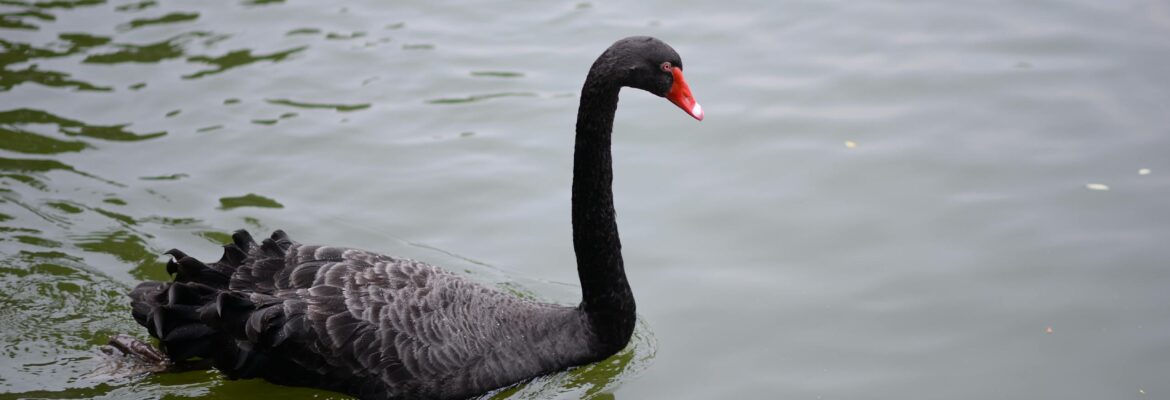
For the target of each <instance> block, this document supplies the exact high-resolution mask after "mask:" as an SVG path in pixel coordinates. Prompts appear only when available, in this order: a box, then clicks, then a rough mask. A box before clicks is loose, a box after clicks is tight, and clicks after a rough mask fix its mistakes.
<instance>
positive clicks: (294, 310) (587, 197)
mask: <svg viewBox="0 0 1170 400" xmlns="http://www.w3.org/2000/svg"><path fill="white" fill-rule="evenodd" d="M668 67H669V68H668ZM675 77H678V79H677V80H676V78H675ZM680 85H681V87H682V89H686V90H685V97H686V100H689V101H690V103H689V104H693V101H694V100H693V98H691V97H690V92H689V88H686V87H685V83H683V82H682V81H681V62H680V60H679V58H678V55H677V54H676V53H675V52H674V50H673V49H671V48H670V47H669V46H667V45H666V44H665V43H663V42H661V41H659V40H657V39H653V38H648V37H633V38H627V39H623V40H620V41H618V42H617V43H615V44H614V45H613V46H611V47H610V48H609V49H608V50H607V51H606V52H605V53H603V54H602V55H601V57H599V58H598V60H597V61H596V62H595V63H594V64H593V67H592V68H591V69H590V72H589V75H588V76H587V78H586V81H585V85H584V87H583V89H582V96H581V106H580V109H579V111H578V121H577V141H576V149H575V162H574V180H573V208H572V213H573V243H574V247H575V250H576V254H577V268H578V272H579V276H580V279H581V285H582V292H583V298H582V302H581V303H580V304H579V305H577V306H563V305H556V304H546V303H541V302H536V301H532V300H527V299H523V298H519V297H516V296H513V295H510V294H507V293H504V292H501V291H498V290H495V289H492V288H488V287H485V286H483V285H481V284H478V283H476V282H474V281H471V280H469V279H466V278H464V277H462V276H459V275H455V274H453V273H451V272H448V271H445V270H443V269H440V268H437V267H434V266H431V265H429V264H426V263H422V262H418V261H413V260H408V259H403V258H396V257H391V256H386V255H382V254H377V253H372V252H369V251H364V250H358V249H351V248H343V247H329V246H312V245H302V244H299V243H296V242H294V241H293V240H292V239H290V238H289V237H288V236H287V235H286V234H285V233H284V232H281V231H276V232H275V233H273V234H272V236H271V237H269V238H267V239H264V240H262V241H260V242H259V243H257V242H256V241H255V240H254V239H253V238H252V236H251V235H250V234H248V232H245V231H237V232H236V233H235V234H234V235H232V243H230V244H227V245H225V246H224V253H223V256H222V258H220V260H219V261H216V262H214V263H210V264H205V263H203V262H200V261H199V260H196V259H194V258H192V257H189V256H187V255H186V254H184V253H183V252H181V251H178V250H171V251H169V252H167V254H169V255H171V256H172V257H173V260H172V261H170V262H169V263H168V264H167V271H168V272H170V273H171V274H172V275H174V281H173V282H167V283H162V282H145V283H142V284H140V285H139V286H138V287H137V288H135V289H134V290H133V291H132V292H131V293H130V297H131V299H132V301H131V305H132V312H133V315H134V318H135V319H136V320H137V321H138V323H139V324H141V325H143V326H144V327H146V328H147V330H148V331H149V332H150V334H151V335H152V336H154V337H156V338H158V339H159V341H160V343H161V347H162V349H163V350H164V351H165V352H166V354H167V355H168V356H170V358H171V359H173V360H186V359H191V358H195V357H200V358H205V359H210V360H212V363H213V365H214V366H215V368H217V369H219V370H220V371H222V372H223V373H224V374H225V375H227V376H228V377H229V378H233V379H236V378H264V379H267V380H270V381H272V382H276V383H280V384H287V385H297V386H312V387H319V388H325V389H329V390H335V391H339V392H344V393H348V394H351V395H355V396H358V397H361V398H379V399H416V398H419V399H423V398H425V399H431V398H434V399H454V398H465V397H468V396H472V395H475V394H479V393H483V392H485V391H488V390H491V389H494V388H498V387H502V386H506V385H509V384H512V383H516V382H519V381H522V380H525V379H528V378H531V377H534V376H538V375H541V374H545V373H548V372H553V371H557V370H561V369H564V368H567V367H571V366H575V365H581V364H585V363H590V362H594V361H598V360H601V359H604V358H606V357H608V356H610V355H612V354H614V353H616V352H617V351H619V350H621V349H622V348H623V347H625V346H626V344H627V343H628V342H629V339H630V335H631V333H632V332H633V327H634V320H635V314H634V312H635V304H634V298H633V295H632V292H631V291H630V287H629V284H628V282H627V281H626V278H625V271H624V266H623V261H622V257H621V243H620V240H619V238H618V232H617V225H616V222H615V220H614V209H613V195H612V190H611V183H612V179H613V175H612V171H611V156H610V136H611V131H612V127H613V114H614V112H615V111H616V107H617V95H618V91H619V90H620V88H621V87H623V86H631V87H636V88H640V89H644V90H647V91H650V92H651V93H654V94H657V95H659V96H666V97H668V98H670V99H671V100H672V101H674V102H675V103H676V104H679V105H680V106H682V107H684V109H686V110H687V111H688V112H689V113H691V114H692V115H694V116H695V117H696V118H699V119H701V118H702V112H701V111H699V110H700V109H699V108H698V107H697V105H694V110H695V111H692V110H691V109H688V108H687V107H686V106H684V103H685V101H684V102H680V100H678V98H681V97H680V96H682V95H680V94H678V92H677V91H679V90H682V89H679V88H680Z"/></svg>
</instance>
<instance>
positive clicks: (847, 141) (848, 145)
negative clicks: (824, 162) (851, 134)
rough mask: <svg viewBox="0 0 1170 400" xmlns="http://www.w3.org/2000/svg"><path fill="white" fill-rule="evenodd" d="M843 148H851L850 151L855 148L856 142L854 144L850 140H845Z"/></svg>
mask: <svg viewBox="0 0 1170 400" xmlns="http://www.w3.org/2000/svg"><path fill="white" fill-rule="evenodd" d="M845 147H848V148H851V149H852V148H855V147H857V142H854V141H852V140H846V141H845Z"/></svg>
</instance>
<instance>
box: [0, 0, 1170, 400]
mask: <svg viewBox="0 0 1170 400" xmlns="http://www.w3.org/2000/svg"><path fill="white" fill-rule="evenodd" d="M628 3H629V2H597V1H570V2H499V1H463V2H426V1H400V2H385V1H330V2H320V1H301V0H287V1H285V0H246V1H233V2H228V1H202V2H180V1H173V0H143V1H134V0H128V1H120V0H109V1H107V0H55V1H47V0H45V1H36V0H13V1H4V2H2V4H0V14H3V15H2V16H0V18H2V20H0V40H2V41H3V42H2V43H0V44H2V45H3V46H2V51H3V53H2V54H0V66H2V67H3V71H0V342H3V343H5V346H4V347H3V350H2V352H0V398H29V397H34V398H89V397H105V398H159V397H201V396H215V397H217V398H253V397H255V396H257V395H267V396H281V397H284V398H314V397H315V396H321V397H328V396H332V397H337V396H336V395H334V394H331V393H328V392H319V391H314V390H307V389H290V388H284V387H279V386H275V385H271V384H268V383H265V382H260V381H225V380H223V379H222V377H220V376H219V375H218V374H217V373H215V372H205V371H193V372H187V373H182V374H167V375H156V376H149V375H135V374H126V373H125V371H126V369H127V368H126V367H125V366H120V365H117V363H116V362H115V361H116V360H111V359H110V358H109V357H106V356H104V354H103V353H101V352H100V351H99V348H100V346H101V344H103V343H104V341H105V339H106V338H107V337H108V336H109V335H110V334H113V333H117V332H130V333H133V334H135V335H138V336H145V331H144V330H143V329H142V328H140V327H138V326H137V325H136V324H135V323H134V322H133V320H132V318H131V317H130V314H129V306H128V301H127V299H126V298H125V297H124V294H125V293H126V292H128V291H129V289H130V288H131V287H133V285H135V284H137V283H138V282H140V281H142V280H146V279H166V278H167V276H166V273H165V271H164V270H163V267H162V266H163V258H162V257H159V256H158V254H159V253H161V252H162V251H165V250H167V249H169V248H181V249H183V250H184V251H186V252H187V253H189V254H192V255H195V256H197V257H201V258H204V259H208V260H214V259H215V258H217V257H218V252H219V248H218V245H217V243H220V242H222V241H223V240H225V239H226V233H228V232H230V231H232V230H234V229H239V228H247V229H249V230H252V231H253V232H254V233H256V234H257V235H260V234H265V233H266V232H267V231H270V230H272V229H277V228H280V229H284V230H286V231H288V232H289V233H290V234H291V235H292V237H293V238H295V239H297V240H299V241H301V242H306V243H322V244H334V245H347V246H353V247H360V248H366V249H371V250H378V251H383V252H386V253H390V254H396V255H401V256H406V257H412V258H416V259H420V260H424V261H427V262H431V263H434V264H437V265H442V266H445V267H448V268H450V269H452V270H454V271H457V272H461V273H465V274H467V275H469V276H471V277H473V278H475V279H478V280H482V281H484V282H488V283H491V284H495V285H498V286H500V287H502V288H504V289H505V290H510V291H513V292H515V293H518V294H521V295H526V296H534V297H538V298H542V299H547V300H550V301H558V302H563V303H572V302H574V301H575V299H576V298H577V296H578V291H577V289H576V280H577V277H576V271H575V269H574V264H573V251H572V245H571V240H570V237H571V236H570V230H569V229H570V228H569V227H570V223H569V185H570V182H571V165H572V164H571V162H572V140H573V136H572V135H573V123H574V119H575V113H576V109H577V100H578V92H579V89H580V86H581V83H582V81H583V79H584V76H585V72H586V70H587V69H588V67H589V65H590V63H592V61H593V59H594V58H596V56H597V55H598V54H599V53H600V52H601V51H602V50H603V49H604V48H605V47H607V46H608V45H609V44H610V43H612V42H613V41H614V40H617V39H619V38H621V37H624V36H629V35H639V34H641V35H653V36H657V37H660V38H662V39H664V40H666V41H667V42H669V43H671V44H672V45H673V46H674V48H675V49H676V50H678V52H679V53H680V54H681V55H682V58H683V61H684V65H685V68H686V74H687V81H688V82H689V83H690V85H691V88H692V90H693V92H694V93H695V96H696V98H697V99H698V100H699V102H700V103H701V104H702V105H703V108H704V110H705V111H706V116H707V118H706V120H704V121H703V122H700V123H696V122H695V121H694V120H692V119H691V118H690V117H688V116H687V115H685V114H684V113H682V112H681V111H679V110H678V109H677V108H676V107H674V106H673V105H671V104H670V103H668V102H665V101H663V100H661V99H659V98H657V97H654V96H652V95H649V94H646V93H644V92H639V91H635V90H627V91H625V92H624V93H623V94H622V102H621V105H620V107H619V112H618V116H617V121H616V126H615V138H614V145H615V147H614V159H615V160H614V161H615V166H614V168H615V182H614V183H615V195H616V205H617V209H618V224H619V226H620V229H621V234H622V239H623V244H624V248H623V250H624V255H625V259H626V265H627V270H628V272H629V280H630V282H631V284H632V286H633V287H634V292H635V295H636V296H637V298H638V305H639V309H638V311H639V316H640V321H641V324H640V326H639V329H638V337H637V338H636V339H635V343H634V345H633V346H631V348H630V349H627V351H626V352H624V353H622V355H619V356H617V357H615V358H613V359H611V360H609V361H607V363H603V364H602V365H597V366H593V367H590V368H585V369H578V370H574V371H569V372H566V373H561V374H556V375H553V376H549V377H545V378H542V379H540V380H538V381H536V382H533V383H531V384H530V385H528V386H525V387H521V388H513V389H510V390H509V391H503V392H498V393H494V394H492V396H495V397H497V398H505V397H510V398H578V397H588V396H594V395H599V394H600V395H602V396H610V395H609V394H605V393H612V397H615V398H622V399H732V398H741V399H756V398H783V399H834V398H837V399H893V398H909V399H938V398H947V399H987V398H1011V399H1023V398H1028V399H1126V398H1167V397H1170V381H1168V380H1167V379H1166V377H1167V374H1168V373H1170V290H1168V286H1170V265H1168V261H1167V260H1170V246H1167V243H1166V241H1167V238H1170V210H1168V209H1167V204H1168V202H1167V201H1166V199H1167V198H1170V197H1168V196H1170V157H1167V154H1168V152H1170V135H1168V133H1170V85H1168V84H1167V82H1170V72H1167V71H1170V40H1168V38H1170V3H1167V2H1166V1H1160V0H1149V1H1147V0H1115V1H1107V2H1105V1H1088V0H1066V1H1030V2H1020V1H990V0H989V1H970V2H927V1H868V2H858V1H848V2H847V1H824V0H817V1H811V0H810V1H761V0H753V1H736V0H731V1H719V2H695V1H678V0H676V1H650V2H640V3H638V4H628Z"/></svg>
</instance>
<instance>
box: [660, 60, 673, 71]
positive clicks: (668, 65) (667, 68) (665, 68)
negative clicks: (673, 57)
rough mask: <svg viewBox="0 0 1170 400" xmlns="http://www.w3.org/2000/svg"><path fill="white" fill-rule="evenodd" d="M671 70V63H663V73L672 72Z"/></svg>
mask: <svg viewBox="0 0 1170 400" xmlns="http://www.w3.org/2000/svg"><path fill="white" fill-rule="evenodd" d="M671 68H672V67H671V65H670V61H666V62H663V63H662V71H663V72H670V69H671Z"/></svg>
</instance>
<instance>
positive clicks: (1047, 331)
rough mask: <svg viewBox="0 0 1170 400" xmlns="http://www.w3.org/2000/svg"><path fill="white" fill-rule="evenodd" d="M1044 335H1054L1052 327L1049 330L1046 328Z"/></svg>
mask: <svg viewBox="0 0 1170 400" xmlns="http://www.w3.org/2000/svg"><path fill="white" fill-rule="evenodd" d="M1044 333H1047V334H1049V335H1051V334H1052V327H1051V326H1050V327H1048V328H1045V329H1044Z"/></svg>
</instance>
